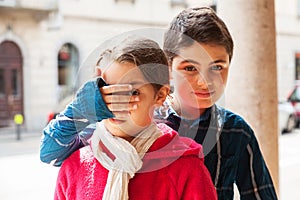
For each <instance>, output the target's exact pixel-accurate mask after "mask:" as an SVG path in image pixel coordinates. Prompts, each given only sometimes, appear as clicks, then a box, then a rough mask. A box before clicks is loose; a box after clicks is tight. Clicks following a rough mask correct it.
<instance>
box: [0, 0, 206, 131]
mask: <svg viewBox="0 0 300 200" xmlns="http://www.w3.org/2000/svg"><path fill="white" fill-rule="evenodd" d="M209 3H210V1H203V2H202V3H201V5H209ZM189 5H195V1H185V0H163V1H162V0H151V1H149V0H101V1H99V0H91V1H89V2H88V3H87V2H86V1H83V0H61V1H59V0H44V1H34V0H3V1H1V2H0V127H5V126H12V125H13V124H14V122H13V117H14V115H15V114H22V115H23V116H24V124H23V126H24V127H25V128H26V129H27V130H29V131H31V130H41V129H42V128H43V127H44V126H45V125H46V123H47V115H48V113H49V112H50V111H51V110H52V108H53V107H54V106H55V105H56V104H57V103H58V102H59V101H61V100H62V99H63V98H64V97H65V96H68V95H70V94H72V93H73V94H74V91H75V89H76V87H77V86H78V82H80V83H79V84H81V82H82V80H81V79H82V78H81V77H80V76H81V74H91V73H93V69H94V68H93V67H94V66H93V64H90V65H91V66H90V67H89V68H87V67H84V68H82V63H84V61H85V59H86V58H87V57H88V56H89V54H90V53H91V52H92V51H93V49H95V48H96V47H97V46H98V45H99V44H101V43H103V42H104V41H105V40H107V39H108V38H111V37H112V36H113V35H117V34H121V33H123V32H126V31H129V30H136V29H144V28H151V27H155V28H162V29H163V28H166V26H167V25H168V23H169V22H170V20H171V19H172V17H173V16H175V15H176V14H177V13H178V12H179V11H180V10H182V9H183V8H185V7H188V6H189ZM198 5H199V3H198ZM85 77H87V76H86V75H85ZM78 80H81V81H78Z"/></svg>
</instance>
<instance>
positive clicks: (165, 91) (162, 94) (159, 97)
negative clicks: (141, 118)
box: [156, 86, 170, 106]
mask: <svg viewBox="0 0 300 200" xmlns="http://www.w3.org/2000/svg"><path fill="white" fill-rule="evenodd" d="M169 93H170V87H169V86H163V87H161V88H160V89H159V91H158V92H157V94H156V104H158V105H159V106H161V105H163V103H164V101H165V100H166V98H167V96H168V95H169Z"/></svg>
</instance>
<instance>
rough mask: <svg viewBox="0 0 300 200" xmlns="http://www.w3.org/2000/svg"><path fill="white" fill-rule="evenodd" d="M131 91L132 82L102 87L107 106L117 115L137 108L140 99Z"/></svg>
mask: <svg viewBox="0 0 300 200" xmlns="http://www.w3.org/2000/svg"><path fill="white" fill-rule="evenodd" d="M131 91H132V86H131V85H130V84H115V85H108V86H103V87H102V88H101V89H100V92H101V94H102V98H103V100H104V102H105V103H106V106H107V107H108V109H109V110H110V111H111V112H112V113H113V114H114V115H115V116H116V117H120V116H124V115H128V112H130V111H132V110H135V109H136V108H137V103H138V102H139V100H140V99H139V97H138V96H132V95H131Z"/></svg>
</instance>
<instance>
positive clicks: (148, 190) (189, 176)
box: [54, 124, 217, 200]
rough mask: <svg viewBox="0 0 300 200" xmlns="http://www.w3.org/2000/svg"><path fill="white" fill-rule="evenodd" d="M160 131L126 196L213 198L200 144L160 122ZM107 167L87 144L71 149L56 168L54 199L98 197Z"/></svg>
mask: <svg viewBox="0 0 300 200" xmlns="http://www.w3.org/2000/svg"><path fill="white" fill-rule="evenodd" d="M159 128H160V129H161V130H162V132H163V135H162V136H161V137H160V138H158V139H157V140H156V141H155V142H154V143H153V145H152V146H151V147H150V149H149V151H148V152H147V154H146V155H145V157H144V159H143V167H142V169H141V170H140V171H139V172H138V173H136V174H135V176H134V177H133V178H132V179H130V182H129V199H130V200H141V199H142V200H177V199H178V200H179V199H182V200H184V199H186V200H216V199H217V195H216V191H215V188H214V186H213V183H212V180H211V178H210V174H209V172H208V170H207V169H206V167H205V165H204V160H203V153H202V147H201V145H199V144H197V143H196V142H194V141H193V140H191V139H189V138H184V137H179V136H178V134H177V133H176V132H175V131H173V130H172V129H171V128H169V127H168V126H166V125H163V124H160V125H159ZM107 176H108V170H107V169H105V168H104V167H103V166H102V165H101V164H100V163H99V162H98V161H97V159H96V158H94V156H93V153H92V151H91V149H90V146H87V147H84V148H82V149H80V150H78V151H76V152H74V153H73V154H72V155H71V156H70V157H69V158H68V159H66V160H65V161H64V162H63V164H62V166H61V169H60V171H59V174H58V178H57V185H56V189H55V198H54V199H55V200H63V199H68V200H75V199H78V200H89V199H90V200H98V199H99V200H100V199H102V195H103V192H104V188H105V184H106V180H107Z"/></svg>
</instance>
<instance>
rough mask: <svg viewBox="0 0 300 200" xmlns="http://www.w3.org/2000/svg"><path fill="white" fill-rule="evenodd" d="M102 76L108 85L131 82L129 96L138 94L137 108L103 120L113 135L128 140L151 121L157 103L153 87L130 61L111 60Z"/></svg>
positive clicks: (133, 96)
mask: <svg viewBox="0 0 300 200" xmlns="http://www.w3.org/2000/svg"><path fill="white" fill-rule="evenodd" d="M103 78H104V80H105V81H106V82H107V83H108V84H110V85H111V84H131V85H132V88H133V90H132V96H131V98H135V97H137V96H138V97H139V99H140V101H139V103H138V105H137V109H135V110H133V111H127V113H126V114H127V115H126V114H125V115H122V116H119V117H116V118H110V119H106V120H104V124H105V127H106V128H107V129H108V130H109V131H110V132H111V133H112V134H113V135H115V136H118V137H122V138H125V139H128V140H130V138H131V136H134V135H136V134H137V133H138V132H140V131H141V130H143V129H144V128H145V127H146V126H148V125H149V124H150V123H151V122H152V116H153V110H154V106H155V105H157V104H158V98H157V97H156V94H155V91H154V88H153V87H152V85H150V84H149V83H147V81H146V80H145V78H144V76H143V75H142V73H141V72H140V70H139V68H138V67H136V65H134V64H132V63H119V62H113V63H112V64H111V65H110V66H109V67H107V68H106V70H105V71H104V72H103ZM112 95H114V94H112ZM118 95H120V94H118ZM124 95H128V94H124ZM112 98H114V97H112Z"/></svg>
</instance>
